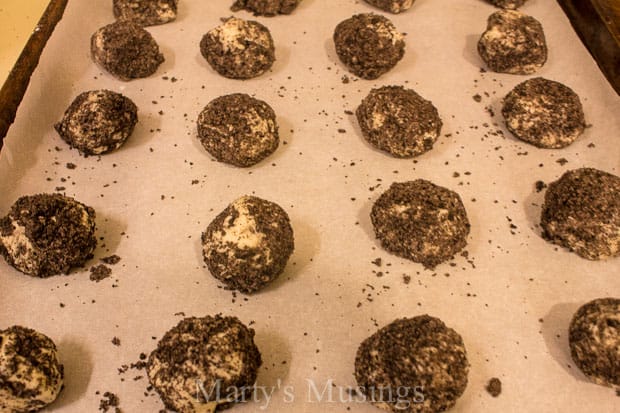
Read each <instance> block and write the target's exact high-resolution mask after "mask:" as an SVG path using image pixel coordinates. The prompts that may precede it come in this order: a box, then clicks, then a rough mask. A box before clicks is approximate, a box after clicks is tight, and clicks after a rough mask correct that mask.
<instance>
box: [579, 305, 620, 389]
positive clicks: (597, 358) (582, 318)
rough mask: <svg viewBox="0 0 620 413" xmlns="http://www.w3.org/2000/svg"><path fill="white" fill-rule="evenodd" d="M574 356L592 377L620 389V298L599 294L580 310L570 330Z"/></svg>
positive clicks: (581, 367) (587, 374)
mask: <svg viewBox="0 0 620 413" xmlns="http://www.w3.org/2000/svg"><path fill="white" fill-rule="evenodd" d="M568 342H569V345H570V354H571V358H572V359H573V361H574V362H575V364H576V365H577V367H579V370H581V371H582V372H583V374H585V375H586V377H588V378H589V379H590V380H592V381H593V382H594V383H596V384H600V385H602V386H609V387H616V388H617V389H620V299H618V298H599V299H596V300H593V301H590V302H589V303H587V304H584V305H583V306H581V307H580V308H579V310H577V312H576V313H575V315H574V316H573V319H572V321H571V323H570V327H569V330H568Z"/></svg>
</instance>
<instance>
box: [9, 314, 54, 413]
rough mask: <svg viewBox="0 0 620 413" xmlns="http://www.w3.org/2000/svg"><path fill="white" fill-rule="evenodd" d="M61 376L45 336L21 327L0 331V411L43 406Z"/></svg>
mask: <svg viewBox="0 0 620 413" xmlns="http://www.w3.org/2000/svg"><path fill="white" fill-rule="evenodd" d="M63 378H64V372H63V365H62V364H60V362H59V361H58V354H57V351H56V345H55V344H54V342H53V341H52V340H51V339H50V338H49V337H47V336H46V335H44V334H41V333H39V332H38V331H35V330H32V329H30V328H26V327H22V326H13V327H10V328H7V329H6V330H0V412H3V413H21V412H34V411H37V410H41V409H43V408H44V407H45V406H47V405H48V404H50V403H52V402H53V401H54V400H56V397H58V394H59V393H60V390H62V384H63Z"/></svg>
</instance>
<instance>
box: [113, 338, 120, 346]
mask: <svg viewBox="0 0 620 413" xmlns="http://www.w3.org/2000/svg"><path fill="white" fill-rule="evenodd" d="M112 344H114V345H115V346H117V347H118V346H120V345H121V339H120V338H118V337H113V338H112Z"/></svg>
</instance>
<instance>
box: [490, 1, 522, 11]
mask: <svg viewBox="0 0 620 413" xmlns="http://www.w3.org/2000/svg"><path fill="white" fill-rule="evenodd" d="M487 1H488V2H489V3H491V4H492V5H494V6H496V7H500V8H502V9H511V10H516V9H518V8H519V7H521V6H523V4H524V3H525V2H526V0H487Z"/></svg>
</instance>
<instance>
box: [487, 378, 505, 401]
mask: <svg viewBox="0 0 620 413" xmlns="http://www.w3.org/2000/svg"><path fill="white" fill-rule="evenodd" d="M486 389H487V392H489V394H490V395H491V396H493V397H497V396H499V395H500V394H501V393H502V382H501V381H500V380H499V379H498V378H497V377H493V378H492V379H491V380H489V383H488V384H487V387H486Z"/></svg>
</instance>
